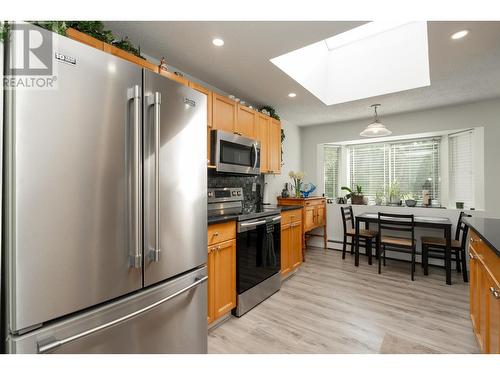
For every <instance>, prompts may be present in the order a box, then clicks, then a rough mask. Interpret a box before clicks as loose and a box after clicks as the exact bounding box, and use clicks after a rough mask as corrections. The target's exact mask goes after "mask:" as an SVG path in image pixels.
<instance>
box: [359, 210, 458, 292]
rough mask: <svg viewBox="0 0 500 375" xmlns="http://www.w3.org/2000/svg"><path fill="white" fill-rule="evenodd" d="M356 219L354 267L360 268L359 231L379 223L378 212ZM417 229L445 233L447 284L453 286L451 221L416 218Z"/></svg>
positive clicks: (438, 218) (366, 213)
mask: <svg viewBox="0 0 500 375" xmlns="http://www.w3.org/2000/svg"><path fill="white" fill-rule="evenodd" d="M355 217H356V241H355V246H356V252H355V259H354V265H355V266H356V267H357V266H359V229H360V224H361V223H364V224H365V229H370V224H377V223H378V212H364V213H362V214H359V215H355ZM414 223H415V227H419V228H433V229H441V230H443V231H444V237H445V239H446V248H445V254H444V257H445V262H444V263H445V269H446V284H448V285H451V227H452V223H451V220H450V219H448V218H447V217H437V216H414Z"/></svg>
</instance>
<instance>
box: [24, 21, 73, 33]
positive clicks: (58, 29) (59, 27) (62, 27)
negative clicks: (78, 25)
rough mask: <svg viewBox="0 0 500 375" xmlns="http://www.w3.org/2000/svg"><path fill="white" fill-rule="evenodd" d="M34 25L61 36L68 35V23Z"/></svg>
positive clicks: (40, 22) (41, 22) (34, 22)
mask: <svg viewBox="0 0 500 375" xmlns="http://www.w3.org/2000/svg"><path fill="white" fill-rule="evenodd" d="M32 23H33V24H34V25H37V26H40V27H42V28H44V29H47V30H50V31H52V32H54V33H57V34H59V35H66V30H67V29H68V27H69V26H68V21H33V22H32Z"/></svg>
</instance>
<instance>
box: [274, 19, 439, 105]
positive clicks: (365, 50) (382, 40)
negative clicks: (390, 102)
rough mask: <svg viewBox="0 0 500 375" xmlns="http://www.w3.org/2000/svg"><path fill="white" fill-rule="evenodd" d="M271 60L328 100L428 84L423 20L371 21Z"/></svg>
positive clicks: (370, 95)
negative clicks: (404, 21)
mask: <svg viewBox="0 0 500 375" xmlns="http://www.w3.org/2000/svg"><path fill="white" fill-rule="evenodd" d="M271 62H272V63H273V64H275V65H276V66H277V67H278V68H280V69H281V70H282V71H284V72H285V73H286V74H288V75H289V76H290V77H291V78H293V79H294V80H295V81H297V82H298V83H299V84H300V85H302V86H303V87H304V88H305V89H307V90H308V91H310V92H311V93H312V94H313V95H315V96H316V97H317V98H318V99H320V100H321V101H322V102H323V103H325V104H326V105H333V104H339V103H345V102H350V101H353V100H359V99H364V98H369V97H373V96H378V95H384V94H389V93H393V92H398V91H404V90H410V89H414V88H417V87H424V86H429V85H430V76H429V54H428V43H427V23H426V22H406V23H402V22H398V23H397V22H385V21H374V22H370V23H367V24H365V25H362V26H359V27H356V28H354V29H352V30H349V31H346V32H344V33H341V34H338V35H335V36H333V37H331V38H328V39H325V40H321V41H319V42H316V43H313V44H310V45H308V46H305V47H303V48H300V49H297V50H295V51H291V52H289V53H286V54H284V55H281V56H278V57H275V58H273V59H271Z"/></svg>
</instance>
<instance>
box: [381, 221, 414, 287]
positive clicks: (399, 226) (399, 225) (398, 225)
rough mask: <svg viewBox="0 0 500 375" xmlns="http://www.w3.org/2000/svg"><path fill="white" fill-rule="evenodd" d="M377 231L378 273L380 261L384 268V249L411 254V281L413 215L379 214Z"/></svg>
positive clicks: (412, 265) (412, 277)
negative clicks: (397, 233) (397, 234)
mask: <svg viewBox="0 0 500 375" xmlns="http://www.w3.org/2000/svg"><path fill="white" fill-rule="evenodd" d="M378 230H379V236H378V242H379V243H378V246H377V250H378V251H379V254H378V273H379V274H380V273H382V261H383V263H384V266H385V252H386V249H389V250H390V251H395V252H399V253H405V254H411V279H412V281H413V280H414V275H415V256H416V248H417V246H416V244H417V241H416V239H415V218H414V215H399V214H385V213H381V212H379V213H378ZM388 231H390V234H388V233H387V232H388ZM394 232H399V233H400V234H399V235H402V236H403V237H399V236H396V235H394ZM405 235H406V236H405ZM382 258H383V259H382Z"/></svg>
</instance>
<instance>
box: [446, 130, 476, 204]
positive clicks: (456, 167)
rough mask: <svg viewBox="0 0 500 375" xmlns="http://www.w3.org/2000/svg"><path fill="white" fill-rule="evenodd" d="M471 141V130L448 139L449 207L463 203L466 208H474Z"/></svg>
mask: <svg viewBox="0 0 500 375" xmlns="http://www.w3.org/2000/svg"><path fill="white" fill-rule="evenodd" d="M472 141H473V130H469V131H466V132H462V133H457V134H453V135H450V136H449V138H448V147H449V150H450V153H449V154H450V159H449V178H450V204H451V205H455V202H464V206H465V207H466V208H471V207H474V185H473V181H474V168H473V165H472V164H473V163H472V147H473V146H472Z"/></svg>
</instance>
